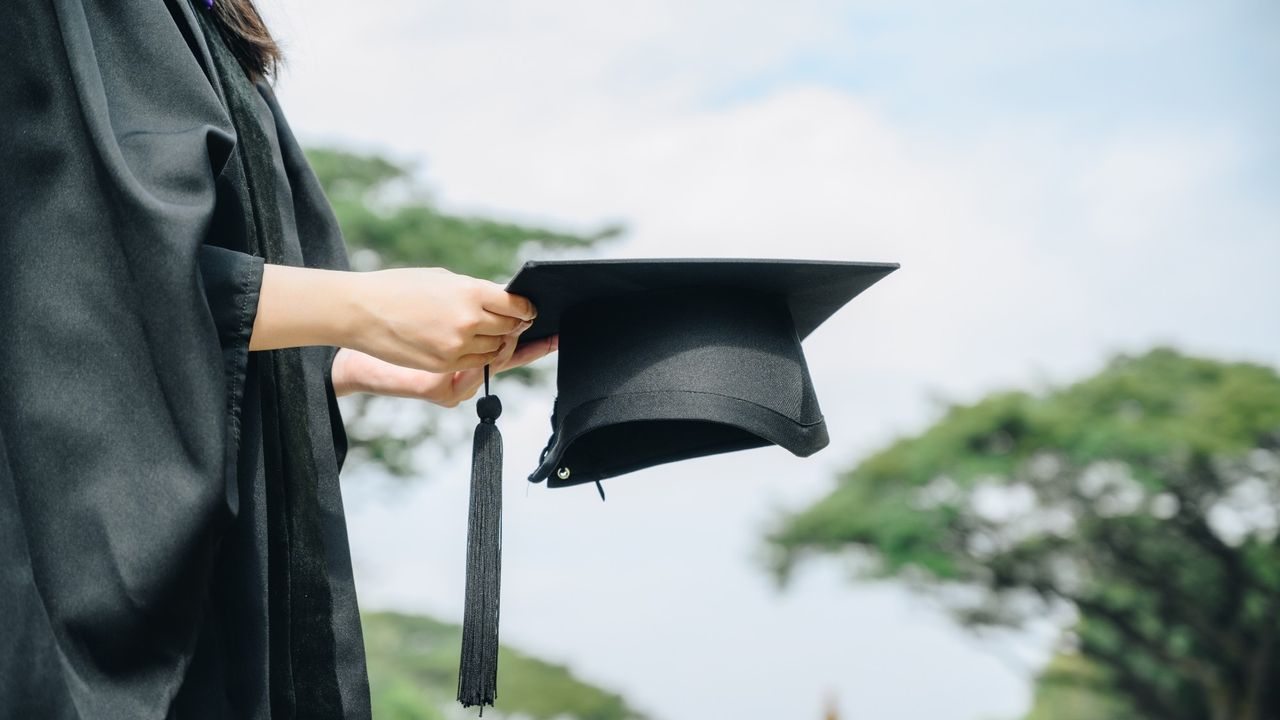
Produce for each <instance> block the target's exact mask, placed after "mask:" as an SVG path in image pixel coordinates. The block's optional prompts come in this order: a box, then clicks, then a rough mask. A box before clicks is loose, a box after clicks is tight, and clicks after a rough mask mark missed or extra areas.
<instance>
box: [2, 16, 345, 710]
mask: <svg viewBox="0 0 1280 720" xmlns="http://www.w3.org/2000/svg"><path fill="white" fill-rule="evenodd" d="M4 14H5V15H6V16H7V17H6V20H7V22H5V23H4V24H5V32H4V33H0V173H2V176H0V718H10V717H13V718H86V719H87V718H128V719H130V720H138V719H144V718H269V717H277V718H278V717H300V718H325V717H334V718H336V717H344V718H365V717H369V715H370V711H369V697H368V679H367V673H366V670H365V663H364V653H363V644H362V638H361V634H360V623H359V614H358V610H357V605H356V597H355V590H354V586H353V583H352V576H351V561H350V554H349V550H348V545H347V536H346V528H345V523H344V519H343V510H342V503H341V496H340V494H339V487H338V470H339V467H340V465H341V462H342V460H343V456H344V454H345V436H344V435H343V434H342V426H341V418H340V417H339V415H338V410H337V405H336V402H335V400H334V396H333V389H332V384H331V381H330V378H329V369H330V366H331V363H332V359H333V354H334V349H332V348H304V349H301V350H296V349H295V350H290V351H273V352H271V353H250V352H248V339H249V333H250V330H251V328H252V322H253V318H254V316H255V314H256V309H257V299H258V289H259V287H260V283H261V277H262V266H263V259H262V257H261V255H262V253H261V252H259V250H260V248H258V247H255V246H254V245H255V243H253V242H252V239H253V233H252V232H251V228H252V227H253V225H254V222H257V225H258V227H259V229H261V227H263V221H262V218H261V217H259V218H257V220H256V221H255V220H254V218H253V217H250V216H248V215H247V213H248V210H249V208H250V205H251V203H250V202H249V198H248V197H247V195H246V193H247V192H248V191H247V189H246V188H247V187H248V184H247V183H246V182H245V177H246V171H245V167H246V163H245V162H244V158H243V157H241V156H240V155H239V153H241V152H243V146H244V143H241V142H238V140H239V138H240V137H241V132H244V130H245V129H244V128H243V127H240V128H238V127H237V125H236V124H235V123H233V121H232V115H231V114H230V113H229V111H228V109H227V105H226V88H225V87H224V85H223V83H221V82H220V81H219V78H218V76H217V73H216V72H214V63H213V61H212V59H211V53H210V46H209V43H208V42H207V41H206V38H205V36H204V34H203V33H202V30H201V28H200V25H199V23H197V22H196V18H195V16H194V13H193V10H192V8H191V7H190V6H188V5H187V4H186V3H185V2H173V3H170V4H166V2H165V1H164V0H84V2H80V1H79V0H15V1H14V2H9V3H6V4H5V13H4ZM253 116H254V117H255V118H256V119H257V120H258V121H259V123H260V129H259V132H261V133H263V134H265V137H266V139H267V140H268V141H269V147H270V153H269V154H270V157H269V159H267V161H266V162H265V164H260V165H259V167H266V168H269V170H268V172H267V175H268V178H267V180H268V181H269V182H270V187H271V189H272V190H273V191H274V198H275V204H274V207H275V208H276V210H275V212H276V214H277V215H278V217H275V218H273V219H272V220H271V222H269V223H266V225H265V226H266V227H268V228H269V229H272V233H273V237H276V238H277V242H278V247H277V248H276V250H275V252H276V253H278V254H281V255H282V257H283V262H286V263H288V264H292V265H300V266H303V265H304V266H308V267H324V268H338V269H345V268H346V267H347V260H346V255H345V250H344V246H343V243H342V238H341V235H340V233H339V231H338V227H337V223H336V221H335V219H334V217H333V214H332V211H331V209H330V208H329V206H328V204H327V201H326V200H325V198H324V196H323V193H322V191H321V189H320V187H319V184H318V183H317V181H316V179H315V177H314V175H313V174H312V173H311V171H310V169H309V167H308V166H307V163H306V160H305V159H304V157H303V155H302V152H301V150H300V149H299V147H298V144H297V142H296V141H295V139H294V137H293V135H292V134H291V132H290V131H289V127H288V125H287V124H286V122H285V119H284V116H283V115H282V113H281V112H280V108H279V106H278V105H277V104H276V103H275V100H274V97H273V96H272V94H271V92H270V90H269V88H267V87H266V86H263V85H259V86H258V87H257V93H255V98H254V100H253ZM240 122H241V124H242V125H243V122H244V120H243V118H242V119H241V121H240ZM238 130H239V131H238ZM264 146H265V145H264ZM260 160H261V158H260ZM257 178H258V180H259V181H260V182H261V181H262V178H263V176H262V175H261V174H259V175H258V176H257ZM259 190H261V188H260V189H259ZM300 301H305V299H300ZM282 368H284V370H282ZM290 368H291V369H292V370H291V371H288V372H286V370H289V369H290ZM299 468H301V470H299ZM299 478H305V479H306V482H305V483H301V482H300V481H299Z"/></svg>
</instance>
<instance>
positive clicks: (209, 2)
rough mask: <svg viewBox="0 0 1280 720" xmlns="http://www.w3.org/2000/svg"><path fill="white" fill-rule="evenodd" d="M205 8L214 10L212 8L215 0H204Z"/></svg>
mask: <svg viewBox="0 0 1280 720" xmlns="http://www.w3.org/2000/svg"><path fill="white" fill-rule="evenodd" d="M204 9H205V10H212V9H213V0H204Z"/></svg>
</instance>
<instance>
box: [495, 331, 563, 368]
mask: <svg viewBox="0 0 1280 720" xmlns="http://www.w3.org/2000/svg"><path fill="white" fill-rule="evenodd" d="M559 347H560V336H559V335H552V336H550V337H545V338H541V339H539V340H534V341H532V342H527V343H523V344H521V345H518V346H517V347H516V348H515V352H514V353H512V354H511V355H510V357H509V358H508V359H507V361H506V362H504V363H502V364H501V365H500V366H499V368H498V370H499V372H501V371H502V370H510V369H512V368H518V367H521V366H522V365H528V364H529V363H531V362H533V361H534V360H538V359H539V358H543V357H545V356H547V355H549V354H551V353H553V352H555V351H556V350H557V349H559Z"/></svg>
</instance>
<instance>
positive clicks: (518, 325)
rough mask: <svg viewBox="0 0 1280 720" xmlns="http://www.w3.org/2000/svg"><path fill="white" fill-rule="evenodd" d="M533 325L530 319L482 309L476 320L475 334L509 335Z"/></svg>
mask: <svg viewBox="0 0 1280 720" xmlns="http://www.w3.org/2000/svg"><path fill="white" fill-rule="evenodd" d="M531 325H533V322H532V321H530V320H522V319H520V318H518V317H511V316H509V315H499V314H498V313H494V312H489V311H488V310H484V311H482V313H481V316H480V319H479V320H478V321H477V322H476V325H475V333H476V334H477V335H511V334H512V333H522V332H524V331H525V330H528V329H529V327H530V326H531Z"/></svg>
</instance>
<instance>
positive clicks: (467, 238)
mask: <svg viewBox="0 0 1280 720" xmlns="http://www.w3.org/2000/svg"><path fill="white" fill-rule="evenodd" d="M307 159H308V160H309V161H310V163H311V167H312V168H313V169H314V170H315V173H316V176H317V177H318V178H319V180H320V185H321V186H322V187H323V188H324V191H325V195H326V196H328V199H329V202H330V204H332V205H333V209H334V212H335V214H336V215H337V217H338V223H339V224H340V225H341V227H342V233H343V236H344V237H345V238H346V241H347V247H348V248H349V250H350V251H351V260H352V265H353V266H354V267H355V269H357V270H373V269H377V268H382V267H410V266H417V267H443V268H447V269H449V270H452V271H453V272H457V273H462V274H464V275H471V276H473V277H480V278H486V279H489V280H496V281H501V280H502V279H504V278H507V277H510V276H511V275H512V274H513V273H514V272H515V271H516V269H517V268H518V267H519V263H520V260H521V258H522V257H523V256H524V255H526V254H527V253H528V252H529V251H530V250H534V249H537V250H541V251H563V250H574V249H583V248H587V247H590V246H591V245H594V244H595V243H597V242H599V241H602V240H605V239H608V238H613V237H616V236H617V235H619V234H620V233H621V232H622V228H621V227H619V226H608V227H605V228H602V229H600V230H598V231H595V232H591V233H586V234H574V233H564V232H556V231H552V230H546V229H542V228H534V227H529V226H525V225H520V224H515V223H507V222H499V221H496V220H487V219H483V218H471V217H461V216H457V215H450V214H448V213H444V212H442V211H440V210H439V209H438V208H436V207H435V205H434V203H433V202H432V200H431V198H430V196H429V195H428V194H427V193H426V192H425V190H424V189H423V187H422V185H421V184H420V183H419V181H418V180H417V178H416V176H415V174H414V172H413V168H412V167H410V166H407V165H404V164H400V163H396V162H393V161H391V160H388V159H386V158H384V157H379V156H376V155H361V154H357V153H352V152H349V151H345V150H340V149H336V148H322V147H317V148H311V149H309V150H307ZM503 377H504V378H505V377H510V378H515V379H520V380H522V381H524V382H530V381H532V380H534V379H536V378H537V377H538V374H537V373H535V372H531V371H529V370H527V369H521V370H516V371H512V372H510V373H509V374H504V376H503ZM348 405H349V410H348V412H344V420H345V422H346V425H347V433H348V436H349V437H348V439H349V441H350V453H351V458H352V460H354V461H356V462H361V461H367V462H373V463H376V464H378V465H380V466H382V467H383V468H385V469H386V470H388V471H390V472H391V473H392V474H395V475H407V474H410V473H411V472H412V471H413V466H412V460H411V452H412V450H413V449H414V448H415V447H417V446H418V445H420V444H421V443H423V442H424V441H426V440H427V439H428V438H431V437H432V436H434V435H435V434H436V433H437V431H438V425H437V423H436V420H437V415H436V413H435V412H433V410H432V409H431V408H428V407H426V404H425V403H415V402H413V401H407V400H399V399H395V398H376V397H370V396H360V397H356V398H353V399H352V400H351V402H350V403H349V404H348ZM374 408H378V411H376V412H375V411H374ZM387 418H394V421H393V422H391V423H387V422H385V420H386V419H387ZM379 419H381V420H383V421H384V422H382V423H379ZM393 429H394V432H392V430H393Z"/></svg>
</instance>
